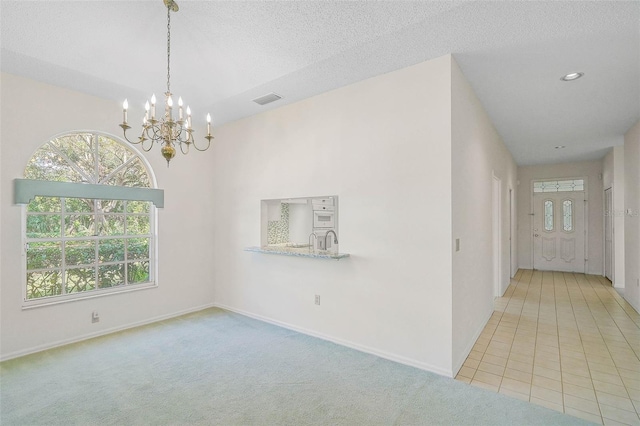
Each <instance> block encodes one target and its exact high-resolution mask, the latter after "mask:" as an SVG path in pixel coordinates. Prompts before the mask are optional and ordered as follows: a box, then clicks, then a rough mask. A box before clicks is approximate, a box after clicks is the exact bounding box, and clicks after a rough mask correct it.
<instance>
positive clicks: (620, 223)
mask: <svg viewBox="0 0 640 426" xmlns="http://www.w3.org/2000/svg"><path fill="white" fill-rule="evenodd" d="M602 176H603V178H602V182H603V185H602V187H603V189H604V190H606V189H608V188H611V190H612V191H613V192H612V197H613V211H612V215H613V285H614V287H618V288H624V284H625V280H624V269H625V261H624V258H625V253H624V145H619V146H616V147H613V148H612V149H611V151H609V153H608V154H607V155H606V156H605V157H604V160H603V162H602Z"/></svg>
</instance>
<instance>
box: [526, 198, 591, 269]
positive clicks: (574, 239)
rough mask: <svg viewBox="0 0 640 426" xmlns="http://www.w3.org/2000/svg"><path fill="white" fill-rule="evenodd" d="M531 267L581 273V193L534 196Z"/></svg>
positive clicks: (582, 208) (582, 262) (582, 231)
mask: <svg viewBox="0 0 640 426" xmlns="http://www.w3.org/2000/svg"><path fill="white" fill-rule="evenodd" d="M533 205H534V213H533V267H534V269H540V270H543V271H563V272H584V263H585V256H584V239H585V238H584V237H585V236H584V192H582V191H576V192H556V193H535V194H534V195H533Z"/></svg>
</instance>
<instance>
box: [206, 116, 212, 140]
mask: <svg viewBox="0 0 640 426" xmlns="http://www.w3.org/2000/svg"><path fill="white" fill-rule="evenodd" d="M207 135H211V114H207Z"/></svg>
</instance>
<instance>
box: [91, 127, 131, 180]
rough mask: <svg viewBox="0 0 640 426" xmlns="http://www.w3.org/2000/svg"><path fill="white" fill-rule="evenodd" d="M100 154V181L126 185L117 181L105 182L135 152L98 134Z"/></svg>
mask: <svg viewBox="0 0 640 426" xmlns="http://www.w3.org/2000/svg"><path fill="white" fill-rule="evenodd" d="M98 140H99V144H98V155H99V157H100V170H99V171H98V173H99V176H98V179H99V182H100V183H104V184H107V185H119V186H124V185H122V184H120V183H117V182H105V178H107V177H108V176H109V175H111V173H112V172H114V171H115V170H116V169H117V168H118V167H120V166H121V165H122V164H123V163H125V162H127V160H129V159H130V158H131V157H134V156H135V154H133V152H131V151H130V150H129V149H127V148H126V147H125V146H124V145H122V144H120V143H118V142H116V141H114V140H113V139H110V138H108V137H105V136H101V135H99V136H98Z"/></svg>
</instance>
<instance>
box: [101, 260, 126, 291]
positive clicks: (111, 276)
mask: <svg viewBox="0 0 640 426" xmlns="http://www.w3.org/2000/svg"><path fill="white" fill-rule="evenodd" d="M122 284H124V263H119V264H116V265H102V266H99V267H98V287H99V288H107V287H114V286H117V285H122Z"/></svg>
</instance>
